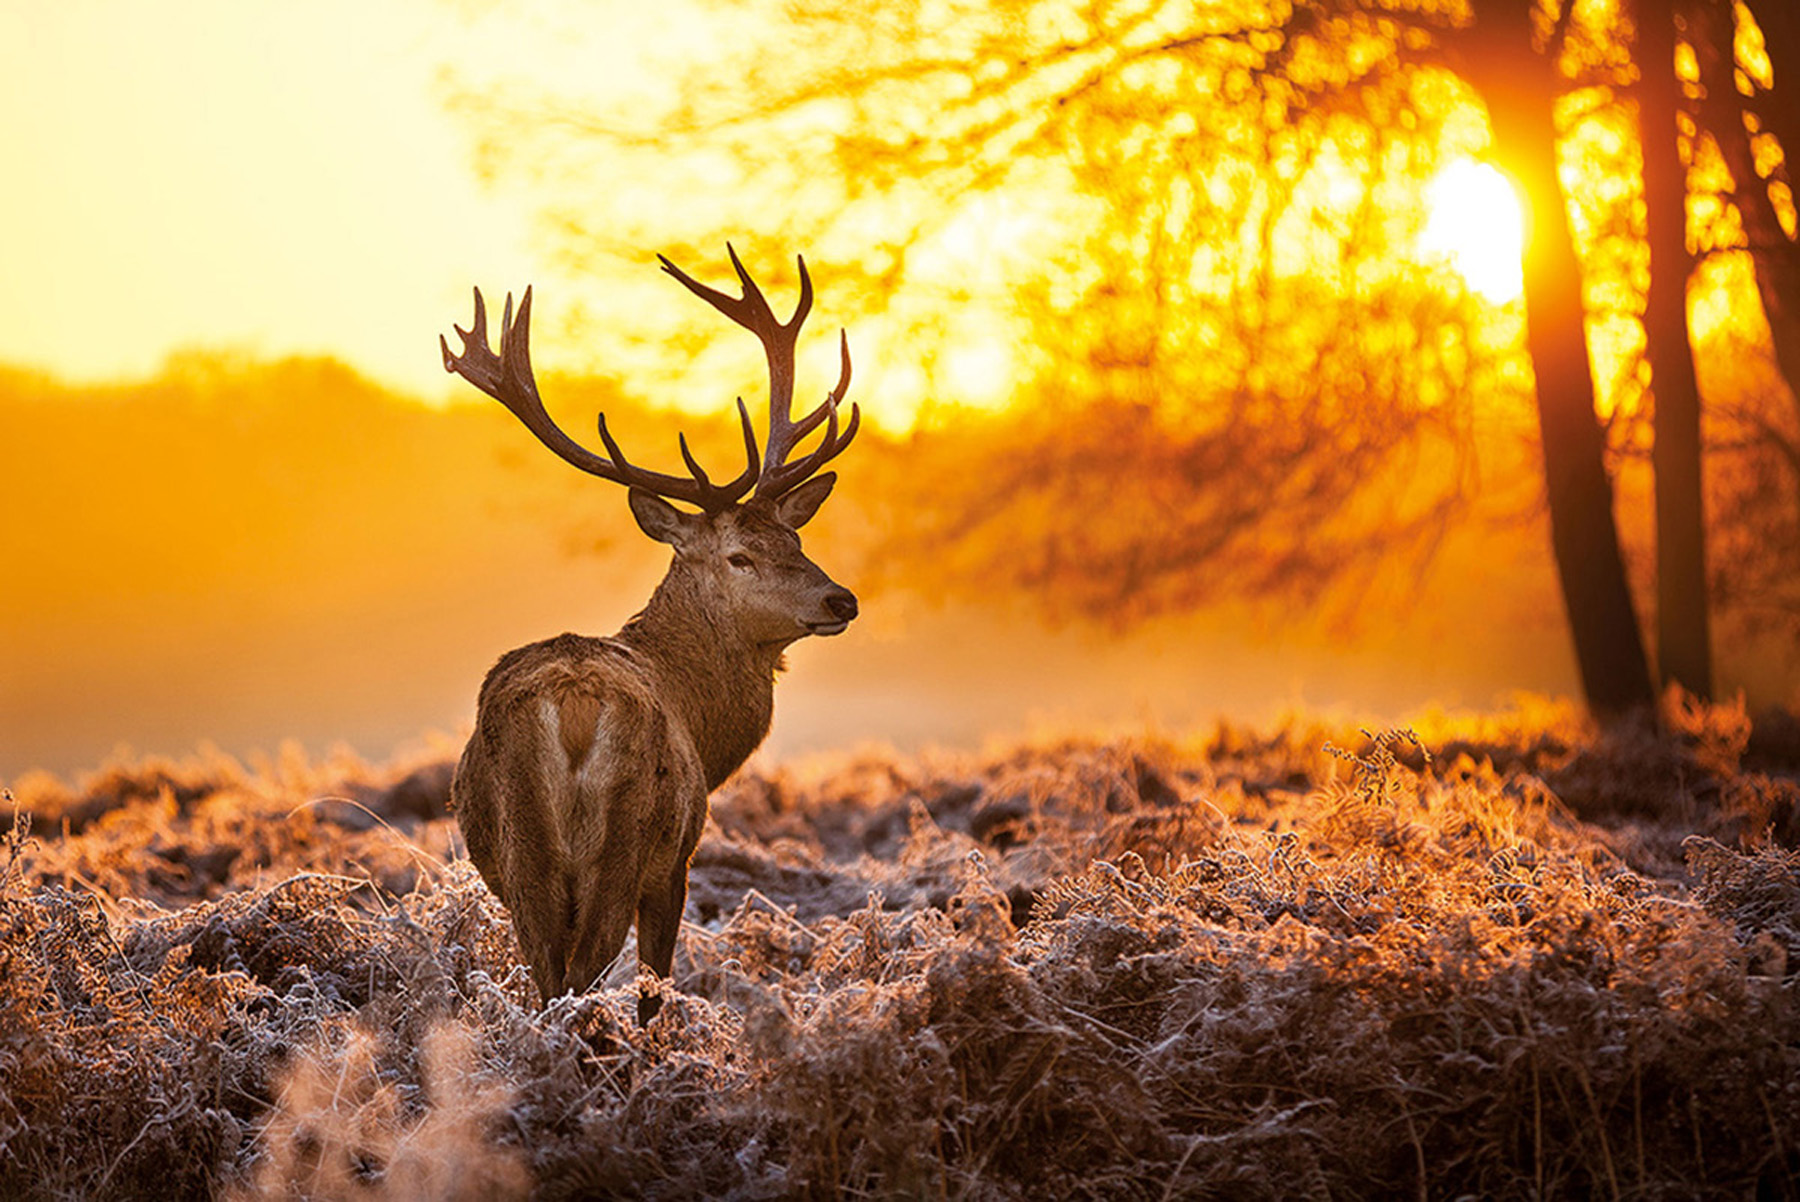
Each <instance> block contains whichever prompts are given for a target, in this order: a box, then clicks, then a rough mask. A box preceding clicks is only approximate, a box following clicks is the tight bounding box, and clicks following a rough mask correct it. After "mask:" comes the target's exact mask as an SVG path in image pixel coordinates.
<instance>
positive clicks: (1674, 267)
mask: <svg viewBox="0 0 1800 1202" xmlns="http://www.w3.org/2000/svg"><path fill="white" fill-rule="evenodd" d="M1636 15H1637V47H1636V49H1637V62H1638V84H1637V97H1638V124H1639V130H1640V141H1641V143H1642V146H1643V161H1644V167H1643V179H1644V225H1645V242H1646V244H1647V246H1648V249H1649V263H1650V279H1649V283H1648V285H1647V287H1646V289H1645V297H1644V327H1645V329H1646V331H1653V332H1654V333H1655V337H1652V338H1647V339H1646V345H1645V355H1646V357H1647V358H1648V360H1649V363H1650V386H1651V388H1652V390H1653V391H1654V392H1655V394H1656V433H1655V452H1654V463H1655V469H1656V599H1657V605H1656V621H1657V638H1656V646H1657V659H1658V664H1659V667H1660V669H1661V676H1662V682H1663V684H1664V686H1665V687H1666V686H1668V685H1671V684H1674V685H1680V686H1681V687H1682V688H1684V689H1686V690H1687V691H1688V692H1689V693H1692V694H1694V695H1695V696H1696V697H1711V696H1712V634H1711V623H1710V621H1709V616H1708V606H1707V568H1706V520H1705V489H1704V487H1703V482H1702V479H1701V458H1702V454H1701V437H1700V383H1699V379H1698V377H1697V375H1696V374H1695V370H1694V352H1693V337H1692V334H1691V332H1690V330H1689V329H1688V281H1689V278H1690V275H1691V273H1692V268H1693V257H1692V255H1691V254H1690V253H1689V252H1688V243H1687V232H1688V230H1687V226H1688V222H1687V195H1688V187H1687V169H1686V166H1685V165H1684V164H1683V162H1682V158H1681V146H1680V143H1681V128H1680V122H1679V120H1678V115H1679V112H1680V108H1681V89H1680V81H1679V80H1678V78H1677V76H1676V66H1675V57H1676V56H1675V44H1676V37H1675V34H1676V30H1675V20H1676V18H1675V6H1674V4H1672V3H1670V2H1669V0H1638V9H1637V14H1636Z"/></svg>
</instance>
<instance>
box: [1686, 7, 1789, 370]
mask: <svg viewBox="0 0 1800 1202" xmlns="http://www.w3.org/2000/svg"><path fill="white" fill-rule="evenodd" d="M1791 4H1792V0H1773V2H1771V0H1750V3H1748V5H1747V7H1748V8H1749V10H1750V13H1751V15H1752V17H1753V18H1754V19H1755V21H1756V24H1757V26H1758V27H1759V28H1760V29H1761V30H1762V33H1763V45H1764V46H1765V48H1766V49H1767V50H1768V54H1769V63H1770V67H1771V70H1772V74H1773V77H1774V78H1773V84H1774V86H1773V87H1772V88H1771V89H1770V90H1769V91H1767V92H1759V93H1758V94H1757V95H1756V96H1754V97H1750V98H1748V99H1746V98H1745V97H1743V96H1742V95H1740V94H1739V92H1738V90H1737V84H1736V81H1735V79H1734V78H1733V72H1734V71H1735V70H1736V67H1737V62H1736V58H1735V56H1734V51H1733V41H1734V34H1735V31H1736V26H1737V15H1736V13H1735V12H1734V11H1733V7H1732V4H1731V3H1730V0H1693V2H1692V4H1691V7H1690V8H1689V11H1688V12H1687V14H1686V15H1687V17H1688V19H1689V21H1690V22H1691V23H1692V24H1693V26H1694V28H1695V32H1696V36H1695V38H1694V50H1695V53H1696V55H1697V56H1698V58H1699V62H1700V82H1701V85H1702V89H1703V91H1702V94H1703V96H1704V99H1703V100H1702V101H1701V108H1700V116H1701V120H1702V122H1703V123H1704V124H1705V126H1706V129H1707V132H1708V133H1710V134H1711V135H1712V136H1713V140H1714V141H1715V142H1717V143H1718V146H1719V150H1720V152H1721V153H1722V154H1723V155H1724V157H1725V164H1726V167H1727V168H1728V169H1729V170H1730V172H1731V179H1732V191H1733V201H1734V202H1735V204H1736V206H1737V210H1738V213H1739V215H1740V216H1741V217H1742V218H1743V222H1744V237H1745V239H1746V240H1747V242H1748V244H1749V248H1750V262H1751V265H1752V267H1753V268H1754V270H1755V273H1756V290H1757V293H1758V295H1759V297H1760V298H1761V300H1762V305H1763V313H1764V315H1765V316H1766V317H1767V318H1768V320H1769V331H1770V333H1771V335H1772V336H1773V339H1774V344H1775V365H1776V367H1777V368H1778V369H1779V370H1780V372H1781V375H1782V377H1783V379H1785V380H1786V381H1787V386H1788V393H1789V395H1790V396H1791V397H1792V398H1793V399H1794V401H1795V402H1796V403H1797V404H1800V243H1797V242H1796V241H1795V239H1794V238H1793V237H1792V236H1790V235H1789V234H1788V232H1787V230H1785V229H1784V228H1783V227H1782V224H1781V218H1780V217H1779V216H1778V215H1777V213H1776V209H1775V204H1774V201H1773V200H1772V199H1771V197H1770V195H1769V185H1768V183H1766V182H1765V181H1764V180H1763V178H1762V177H1761V176H1760V175H1759V174H1758V173H1757V170H1756V154H1755V151H1754V149H1753V148H1752V146H1751V144H1750V135H1749V134H1748V132H1746V130H1745V128H1744V114H1745V112H1746V111H1747V110H1748V111H1750V112H1753V113H1754V114H1755V116H1756V119H1757V121H1758V123H1759V125H1760V126H1761V128H1763V129H1764V130H1767V131H1768V132H1769V133H1771V134H1773V135H1775V138H1776V140H1777V141H1778V142H1780V143H1781V148H1782V152H1783V153H1784V154H1785V155H1786V156H1787V162H1786V168H1787V174H1788V178H1789V179H1792V178H1793V176H1794V164H1795V163H1796V162H1800V103H1796V92H1797V91H1800V85H1797V82H1796V81H1797V80H1800V12H1796V11H1795V10H1794V9H1793V8H1792V7H1791Z"/></svg>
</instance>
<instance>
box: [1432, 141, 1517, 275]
mask: <svg viewBox="0 0 1800 1202" xmlns="http://www.w3.org/2000/svg"><path fill="white" fill-rule="evenodd" d="M1425 203H1426V207H1427V209H1428V211H1429V214H1430V215H1429V216H1428V217H1427V218H1426V221H1425V229H1424V230H1423V232H1421V233H1420V235H1419V250H1420V251H1421V252H1422V253H1423V254H1424V255H1425V256H1426V257H1427V258H1434V259H1447V260H1449V263H1450V266H1452V267H1454V268H1455V269H1456V271H1457V274H1459V275H1461V276H1462V278H1463V279H1464V280H1465V281H1466V282H1467V283H1468V285H1469V287H1470V288H1472V289H1473V290H1474V291H1476V292H1479V293H1480V294H1481V295H1482V296H1485V297H1486V298H1487V299H1488V300H1490V301H1492V302H1494V303H1495V304H1497V305H1503V304H1506V303H1507V302H1509V301H1513V300H1517V299H1518V298H1519V295H1520V294H1521V293H1522V292H1523V291H1524V287H1525V284H1524V277H1523V273H1522V269H1521V267H1520V262H1521V259H1522V257H1523V254H1524V232H1523V231H1524V219H1523V216H1522V214H1521V212H1520V207H1519V194H1518V192H1517V190H1516V189H1515V188H1514V187H1513V183H1512V181H1511V180H1509V179H1508V178H1507V177H1506V176H1505V175H1503V174H1502V173H1501V172H1500V170H1499V169H1498V168H1496V167H1494V166H1492V165H1490V164H1487V163H1478V162H1476V161H1475V160H1473V159H1458V160H1456V161H1455V162H1453V163H1451V164H1450V165H1449V166H1447V167H1445V168H1444V169H1443V170H1442V171H1439V172H1438V173H1437V175H1436V176H1435V177H1434V178H1433V179H1432V181H1431V182H1430V183H1429V184H1427V185H1426V186H1425Z"/></svg>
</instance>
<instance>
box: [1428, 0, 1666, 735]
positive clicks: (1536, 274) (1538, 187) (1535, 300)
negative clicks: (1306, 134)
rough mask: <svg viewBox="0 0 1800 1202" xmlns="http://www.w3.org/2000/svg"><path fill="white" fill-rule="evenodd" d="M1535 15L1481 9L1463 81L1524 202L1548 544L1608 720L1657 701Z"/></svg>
mask: <svg viewBox="0 0 1800 1202" xmlns="http://www.w3.org/2000/svg"><path fill="white" fill-rule="evenodd" d="M1533 7H1534V5H1533V4H1532V3H1531V0H1484V2H1481V3H1477V4H1476V6H1475V12H1476V24H1477V32H1478V33H1479V34H1480V35H1481V36H1480V38H1479V42H1478V44H1477V45H1478V49H1477V54H1478V56H1479V58H1478V61H1471V62H1469V63H1467V64H1465V69H1464V75H1465V77H1466V78H1468V79H1469V81H1470V82H1471V84H1473V85H1474V86H1475V88H1476V89H1477V90H1478V91H1479V92H1480V93H1481V94H1482V97H1483V99H1484V100H1485V101H1486V103H1487V109H1488V119H1489V122H1490V124H1491V126H1492V129H1493V134H1494V144H1495V149H1496V152H1497V154H1498V157H1499V158H1500V160H1501V161H1502V162H1503V163H1504V164H1505V165H1506V166H1507V167H1508V168H1509V169H1510V170H1511V171H1512V173H1513V177H1514V178H1515V179H1516V180H1517V181H1518V182H1519V184H1520V185H1521V186H1522V187H1523V189H1524V191H1525V195H1526V203H1527V206H1528V210H1529V211H1528V222H1529V229H1528V231H1527V234H1526V248H1525V264H1524V266H1525V343H1526V349H1527V351H1528V352H1529V353H1530V355H1531V362H1532V369H1533V371H1534V373H1535V374H1536V376H1537V410H1538V428H1539V431H1540V432H1541V435H1542V439H1543V445H1544V477H1545V481H1546V483H1547V485H1548V489H1549V502H1550V534H1551V545H1552V548H1553V550H1554V552H1555V556H1556V568H1557V573H1558V576H1559V577H1560V579H1561V583H1562V592H1563V604H1564V606H1565V608H1566V610H1567V612H1568V617H1569V632H1570V634H1571V636H1572V637H1573V639H1574V643H1575V659H1576V662H1577V664H1578V665H1579V667H1580V671H1581V684H1582V690H1583V692H1584V693H1585V694H1586V696H1587V702H1588V706H1589V708H1590V709H1592V710H1593V711H1594V712H1595V713H1596V714H1597V715H1600V716H1602V717H1612V716H1617V715H1619V714H1623V713H1625V712H1627V711H1630V710H1633V709H1636V708H1638V707H1641V706H1646V705H1651V704H1654V702H1655V700H1656V694H1655V691H1654V689H1653V688H1652V687H1651V684H1650V668H1649V664H1648V662H1647V661H1646V659H1645V657H1644V644H1643V640H1642V638H1641V636H1640V635H1639V632H1638V622H1637V614H1636V612H1635V611H1634V610H1633V608H1632V603H1631V589H1630V587H1629V585H1628V583H1627V581H1626V578H1625V559H1624V555H1623V554H1622V553H1621V552H1620V549H1619V532H1618V526H1617V525H1616V523H1615V522H1614V519H1613V491H1612V480H1611V479H1610V477H1608V475H1607V473H1606V459H1605V451H1606V438H1605V433H1604V431H1603V430H1602V429H1601V427H1600V421H1599V418H1598V416H1597V415H1596V414H1595V412H1594V381H1593V369H1592V367H1591V365H1590V363H1589V360H1588V347H1587V331H1586V327H1585V324H1584V311H1583V307H1582V300H1581V269H1580V264H1579V263H1578V262H1577V260H1576V257H1575V247H1574V243H1573V241H1572V239H1571V235H1570V231H1569V219H1568V210H1567V207H1566V202H1565V200H1564V197H1563V192H1562V184H1561V181H1560V180H1559V179H1558V177H1557V171H1556V147H1557V140H1556V121H1555V114H1554V108H1555V103H1556V97H1557V93H1558V90H1559V88H1558V79H1557V76H1556V73H1555V70H1554V68H1553V67H1552V65H1551V64H1550V63H1549V62H1548V61H1546V59H1545V57H1544V56H1543V55H1542V54H1540V53H1538V52H1537V51H1536V50H1535V49H1534V48H1533V45H1532V35H1533V31H1532V11H1533Z"/></svg>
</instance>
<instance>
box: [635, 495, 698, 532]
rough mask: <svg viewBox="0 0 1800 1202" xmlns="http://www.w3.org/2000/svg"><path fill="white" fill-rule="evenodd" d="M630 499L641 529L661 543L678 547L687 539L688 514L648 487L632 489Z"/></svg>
mask: <svg viewBox="0 0 1800 1202" xmlns="http://www.w3.org/2000/svg"><path fill="white" fill-rule="evenodd" d="M628 499H629V500H630V502H631V516H632V517H634V518H636V519H637V524H638V529H639V530H642V531H643V532H644V533H645V534H648V535H649V536H650V537H651V538H653V539H655V540H656V541H657V542H659V543H669V544H671V545H673V546H676V547H679V546H680V545H681V544H682V543H684V542H686V541H687V534H688V515H687V514H685V513H683V512H681V510H679V509H677V508H675V507H674V506H673V505H671V504H669V503H668V502H667V501H665V500H663V499H662V498H661V497H659V496H657V495H656V494H655V493H653V492H650V491H648V490H646V489H642V488H634V489H632V490H631V495H630V497H629V498H628Z"/></svg>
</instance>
